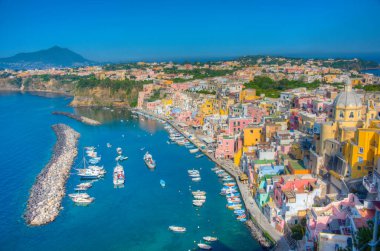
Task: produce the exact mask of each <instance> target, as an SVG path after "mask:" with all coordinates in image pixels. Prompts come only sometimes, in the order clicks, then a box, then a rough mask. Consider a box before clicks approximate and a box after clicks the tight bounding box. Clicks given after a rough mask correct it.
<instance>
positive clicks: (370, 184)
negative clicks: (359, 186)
mask: <svg viewBox="0 0 380 251" xmlns="http://www.w3.org/2000/svg"><path fill="white" fill-rule="evenodd" d="M363 186H364V187H365V189H367V191H368V192H369V193H377V183H376V177H374V176H373V175H370V176H364V177H363Z"/></svg>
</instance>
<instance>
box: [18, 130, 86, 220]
mask: <svg viewBox="0 0 380 251" xmlns="http://www.w3.org/2000/svg"><path fill="white" fill-rule="evenodd" d="M52 128H53V130H54V132H55V134H56V136H57V142H56V144H55V146H54V151H53V155H52V157H51V159H50V161H49V163H48V164H47V165H46V166H45V167H44V168H43V169H42V171H41V172H40V174H39V175H38V176H37V178H36V181H35V183H34V184H33V186H32V188H31V190H30V196H29V199H28V204H27V208H26V212H25V220H26V222H27V224H29V225H32V226H39V225H43V224H47V223H49V222H51V221H54V220H55V218H56V217H57V216H58V214H59V211H60V208H61V202H62V198H63V197H64V196H65V185H66V181H67V178H68V177H69V175H70V169H71V166H72V164H73V162H74V159H75V157H76V156H77V154H78V150H77V142H78V138H79V136H80V135H79V133H78V132H76V131H75V130H73V129H72V128H71V127H69V126H67V125H65V124H55V125H53V126H52Z"/></svg>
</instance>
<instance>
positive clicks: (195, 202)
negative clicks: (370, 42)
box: [193, 201, 204, 207]
mask: <svg viewBox="0 0 380 251" xmlns="http://www.w3.org/2000/svg"><path fill="white" fill-rule="evenodd" d="M203 203H204V202H201V201H193V205H194V206H196V207H201V206H203Z"/></svg>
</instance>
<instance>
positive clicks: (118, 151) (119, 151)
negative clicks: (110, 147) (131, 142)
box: [116, 147, 123, 155]
mask: <svg viewBox="0 0 380 251" xmlns="http://www.w3.org/2000/svg"><path fill="white" fill-rule="evenodd" d="M116 152H117V154H119V155H121V154H122V153H123V150H122V149H121V147H118V148H116Z"/></svg>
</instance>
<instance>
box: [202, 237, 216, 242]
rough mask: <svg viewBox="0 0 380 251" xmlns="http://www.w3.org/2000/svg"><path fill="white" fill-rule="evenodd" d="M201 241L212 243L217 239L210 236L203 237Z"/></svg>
mask: <svg viewBox="0 0 380 251" xmlns="http://www.w3.org/2000/svg"><path fill="white" fill-rule="evenodd" d="M203 240H205V241H208V242H212V241H217V240H218V238H216V237H212V236H205V237H203Z"/></svg>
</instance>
